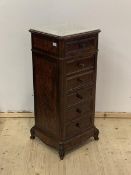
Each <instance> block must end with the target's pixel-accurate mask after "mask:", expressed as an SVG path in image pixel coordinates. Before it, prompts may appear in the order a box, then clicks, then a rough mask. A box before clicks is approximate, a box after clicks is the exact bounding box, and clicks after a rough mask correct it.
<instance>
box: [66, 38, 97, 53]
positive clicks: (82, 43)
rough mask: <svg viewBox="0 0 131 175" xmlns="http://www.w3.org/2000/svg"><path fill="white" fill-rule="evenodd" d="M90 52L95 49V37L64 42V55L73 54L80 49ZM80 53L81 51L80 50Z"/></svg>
mask: <svg viewBox="0 0 131 175" xmlns="http://www.w3.org/2000/svg"><path fill="white" fill-rule="evenodd" d="M84 50H85V51H86V52H88V51H89V52H91V51H94V50H97V37H96V36H94V37H90V38H84V39H80V40H73V41H68V42H66V44H65V55H74V54H75V53H77V52H81V51H84ZM81 54H82V52H81Z"/></svg>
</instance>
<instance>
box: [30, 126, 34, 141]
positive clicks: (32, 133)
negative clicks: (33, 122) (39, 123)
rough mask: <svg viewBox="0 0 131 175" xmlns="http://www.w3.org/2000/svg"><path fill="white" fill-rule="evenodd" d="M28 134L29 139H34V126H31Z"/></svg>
mask: <svg viewBox="0 0 131 175" xmlns="http://www.w3.org/2000/svg"><path fill="white" fill-rule="evenodd" d="M30 134H31V136H30V139H35V129H34V126H33V127H32V128H31V130H30Z"/></svg>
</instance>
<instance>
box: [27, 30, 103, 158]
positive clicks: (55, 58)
mask: <svg viewBox="0 0 131 175" xmlns="http://www.w3.org/2000/svg"><path fill="white" fill-rule="evenodd" d="M30 32H31V37H32V60H33V83H34V110H35V126H34V127H32V128H31V138H32V139H33V138H35V136H38V137H39V138H40V139H41V140H42V141H43V142H44V143H46V144H48V145H50V146H53V147H55V148H56V149H58V151H59V155H60V158H61V159H63V157H64V154H65V152H66V151H68V150H70V149H72V148H73V147H76V146H77V145H80V144H82V143H83V142H84V141H85V140H87V139H88V138H89V137H92V136H93V137H94V138H95V140H97V139H98V134H99V130H98V129H97V128H96V127H95V126H94V115H95V89H96V71H97V52H98V34H99V32H100V31H99V30H94V31H90V32H83V33H78V34H73V35H66V36H57V35H53V34H49V33H44V32H39V31H37V30H32V29H31V30H30Z"/></svg>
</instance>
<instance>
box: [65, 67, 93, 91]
mask: <svg viewBox="0 0 131 175" xmlns="http://www.w3.org/2000/svg"><path fill="white" fill-rule="evenodd" d="M94 82H95V71H94V70H91V71H88V72H85V73H83V74H79V75H75V76H72V77H68V78H67V79H66V90H67V91H71V92H72V91H73V89H75V88H78V87H80V86H84V85H92V84H93V83H94Z"/></svg>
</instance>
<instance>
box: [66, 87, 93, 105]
mask: <svg viewBox="0 0 131 175" xmlns="http://www.w3.org/2000/svg"><path fill="white" fill-rule="evenodd" d="M94 93H95V91H94V88H93V87H90V88H89V87H88V88H84V89H80V90H77V91H76V92H74V93H72V94H69V95H66V107H71V106H73V105H75V104H77V103H80V102H84V101H85V100H87V99H88V100H91V98H92V97H93V95H94Z"/></svg>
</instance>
